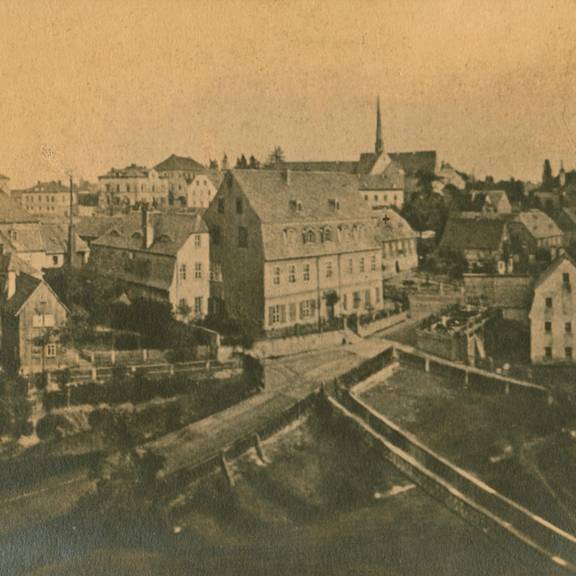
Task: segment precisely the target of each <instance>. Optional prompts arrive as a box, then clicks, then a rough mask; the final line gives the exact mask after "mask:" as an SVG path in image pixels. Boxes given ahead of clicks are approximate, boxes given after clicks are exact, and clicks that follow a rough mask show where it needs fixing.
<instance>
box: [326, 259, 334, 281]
mask: <svg viewBox="0 0 576 576" xmlns="http://www.w3.org/2000/svg"><path fill="white" fill-rule="evenodd" d="M333 272H334V271H333V269H332V260H328V262H326V278H332V274H333Z"/></svg>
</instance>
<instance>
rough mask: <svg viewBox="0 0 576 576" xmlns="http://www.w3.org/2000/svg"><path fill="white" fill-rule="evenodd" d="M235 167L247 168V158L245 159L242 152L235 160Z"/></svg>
mask: <svg viewBox="0 0 576 576" xmlns="http://www.w3.org/2000/svg"><path fill="white" fill-rule="evenodd" d="M236 168H239V169H241V170H243V169H246V168H248V160H246V156H244V154H242V156H240V158H238V159H237V160H236Z"/></svg>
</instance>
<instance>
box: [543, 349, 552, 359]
mask: <svg viewBox="0 0 576 576" xmlns="http://www.w3.org/2000/svg"><path fill="white" fill-rule="evenodd" d="M544 357H545V358H552V348H550V346H546V348H544Z"/></svg>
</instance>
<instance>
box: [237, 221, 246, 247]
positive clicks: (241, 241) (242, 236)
mask: <svg viewBox="0 0 576 576" xmlns="http://www.w3.org/2000/svg"><path fill="white" fill-rule="evenodd" d="M238 247H239V248H247V247H248V228H246V226H238Z"/></svg>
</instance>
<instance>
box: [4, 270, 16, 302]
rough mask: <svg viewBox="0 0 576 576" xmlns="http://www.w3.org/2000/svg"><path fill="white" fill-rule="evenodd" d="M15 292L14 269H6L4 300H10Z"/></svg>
mask: <svg viewBox="0 0 576 576" xmlns="http://www.w3.org/2000/svg"><path fill="white" fill-rule="evenodd" d="M14 294H16V270H8V282H7V283H6V300H10V298H12V296H14Z"/></svg>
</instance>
